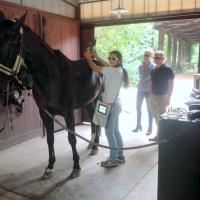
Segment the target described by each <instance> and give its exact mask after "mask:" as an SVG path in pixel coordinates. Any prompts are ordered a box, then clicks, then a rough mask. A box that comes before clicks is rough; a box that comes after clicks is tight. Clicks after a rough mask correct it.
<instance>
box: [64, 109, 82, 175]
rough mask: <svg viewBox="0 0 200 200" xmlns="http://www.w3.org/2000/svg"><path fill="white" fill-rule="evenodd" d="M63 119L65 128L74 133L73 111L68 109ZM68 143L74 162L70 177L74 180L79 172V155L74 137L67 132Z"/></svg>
mask: <svg viewBox="0 0 200 200" xmlns="http://www.w3.org/2000/svg"><path fill="white" fill-rule="evenodd" d="M64 118H65V122H66V125H67V128H69V129H70V130H72V131H74V130H75V125H74V124H75V122H74V121H75V120H74V110H73V109H70V111H69V112H68V113H67V116H64ZM68 141H69V143H70V145H71V148H72V153H73V161H74V166H73V170H72V173H71V174H70V177H71V178H76V177H78V176H80V172H81V168H80V165H79V154H78V152H77V149H76V136H75V135H73V134H72V133H70V132H69V131H68Z"/></svg>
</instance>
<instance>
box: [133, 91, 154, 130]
mask: <svg viewBox="0 0 200 200" xmlns="http://www.w3.org/2000/svg"><path fill="white" fill-rule="evenodd" d="M148 97H149V92H145V91H140V90H138V91H137V100H136V110H137V128H139V127H141V117H142V104H143V100H144V98H145V101H146V106H147V112H148V117H149V128H148V129H149V130H152V122H153V116H152V113H151V110H150V108H149V103H148Z"/></svg>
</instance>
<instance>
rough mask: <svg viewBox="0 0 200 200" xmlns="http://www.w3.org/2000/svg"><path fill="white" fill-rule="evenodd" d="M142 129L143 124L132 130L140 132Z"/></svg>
mask: <svg viewBox="0 0 200 200" xmlns="http://www.w3.org/2000/svg"><path fill="white" fill-rule="evenodd" d="M139 131H142V126H139V127H136V128H135V129H133V130H132V132H139Z"/></svg>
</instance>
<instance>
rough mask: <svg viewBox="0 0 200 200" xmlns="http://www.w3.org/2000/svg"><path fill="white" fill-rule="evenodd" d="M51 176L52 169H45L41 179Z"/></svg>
mask: <svg viewBox="0 0 200 200" xmlns="http://www.w3.org/2000/svg"><path fill="white" fill-rule="evenodd" d="M52 176H53V169H46V170H45V172H44V174H43V175H42V177H41V179H42V180H46V179H49V178H51V177H52Z"/></svg>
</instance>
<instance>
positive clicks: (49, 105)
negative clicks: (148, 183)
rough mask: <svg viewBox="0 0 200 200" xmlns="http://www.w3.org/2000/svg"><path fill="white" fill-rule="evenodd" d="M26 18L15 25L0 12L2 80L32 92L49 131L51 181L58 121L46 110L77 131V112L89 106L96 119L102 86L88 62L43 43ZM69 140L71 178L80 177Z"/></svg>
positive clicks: (72, 141)
mask: <svg viewBox="0 0 200 200" xmlns="http://www.w3.org/2000/svg"><path fill="white" fill-rule="evenodd" d="M25 17H26V14H25V15H23V16H22V17H21V18H20V19H19V20H17V21H16V22H13V21H11V20H8V19H5V18H4V15H3V13H1V12H0V65H1V67H0V71H1V72H0V79H1V80H5V79H7V80H8V79H9V80H14V81H16V82H18V84H20V83H22V85H23V86H24V87H26V88H28V89H30V88H31V89H32V93H33V97H34V99H35V102H36V104H37V105H38V107H39V112H40V116H41V118H42V120H43V122H44V126H45V127H46V130H47V143H48V148H49V163H48V166H47V168H46V170H45V173H44V175H43V177H44V178H48V177H49V175H50V174H51V173H52V169H53V166H54V163H55V160H56V158H55V154H54V134H53V131H54V121H53V119H52V118H50V117H49V116H48V115H47V114H46V112H45V111H44V110H43V109H45V110H47V111H48V112H50V113H51V114H52V115H53V116H55V115H61V116H63V117H64V119H65V122H66V125H67V127H68V128H69V129H71V130H72V131H74V129H75V128H74V109H76V108H80V107H83V106H85V105H88V106H87V107H88V109H89V110H90V114H89V115H90V116H91V117H92V112H93V109H92V108H91V104H93V102H94V100H95V99H96V98H97V97H98V95H99V93H100V91H101V89H102V82H101V78H100V77H99V75H98V74H96V73H95V72H93V71H92V70H91V69H90V68H89V66H88V64H87V61H86V60H85V59H81V60H79V61H71V60H69V59H68V58H67V57H65V56H64V55H63V54H62V53H61V52H60V51H58V50H53V49H52V48H51V47H49V46H48V45H47V44H46V43H45V42H43V41H42V40H41V38H40V37H38V36H37V35H36V34H35V33H34V32H33V31H31V29H30V28H29V27H27V26H26V25H24V20H25ZM17 57H18V58H19V60H20V61H18V60H17ZM17 62H18V64H17V65H16V63H17ZM93 128H95V127H94V126H93ZM97 129H98V128H97ZM93 131H94V130H93ZM68 140H69V143H70V145H71V148H72V152H73V161H74V166H73V170H72V173H71V177H77V176H79V174H80V169H81V168H80V165H79V154H78V152H77V149H76V137H75V136H74V135H73V134H71V133H68ZM96 142H98V139H97V140H96Z"/></svg>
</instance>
